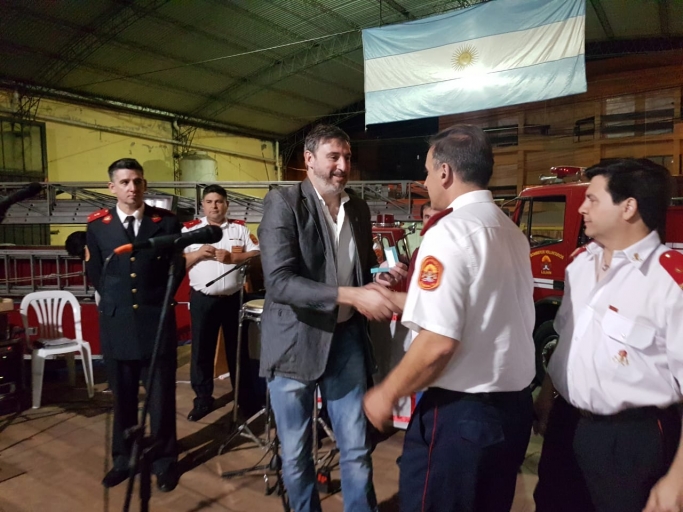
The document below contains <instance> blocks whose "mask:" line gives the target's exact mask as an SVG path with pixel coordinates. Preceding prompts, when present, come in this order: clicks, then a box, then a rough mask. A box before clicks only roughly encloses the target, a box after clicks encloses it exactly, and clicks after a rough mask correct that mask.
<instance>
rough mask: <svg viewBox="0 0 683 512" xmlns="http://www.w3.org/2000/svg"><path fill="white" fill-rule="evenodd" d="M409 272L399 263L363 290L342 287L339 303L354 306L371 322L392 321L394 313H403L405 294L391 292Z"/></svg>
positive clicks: (379, 275)
mask: <svg viewBox="0 0 683 512" xmlns="http://www.w3.org/2000/svg"><path fill="white" fill-rule="evenodd" d="M407 274H408V271H407V267H406V265H405V264H404V263H397V264H396V266H394V267H392V268H391V270H390V271H389V272H388V273H382V274H378V277H377V280H376V282H374V283H371V284H368V285H365V286H363V287H362V288H351V287H341V288H339V296H338V299H337V302H338V303H339V304H344V305H349V306H353V307H354V308H356V309H357V310H358V312H359V313H361V314H362V315H364V316H366V317H367V318H368V319H369V320H377V321H381V320H390V319H391V317H392V316H393V315H394V313H400V312H402V311H403V307H404V305H405V297H406V294H405V293H401V292H395V291H392V290H391V287H394V286H396V285H398V284H399V283H401V281H403V280H404V279H405V277H406V276H407Z"/></svg>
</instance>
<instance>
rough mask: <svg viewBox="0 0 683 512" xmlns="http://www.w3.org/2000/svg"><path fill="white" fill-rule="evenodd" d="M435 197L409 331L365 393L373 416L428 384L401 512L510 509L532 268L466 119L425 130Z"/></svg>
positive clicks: (520, 446)
mask: <svg viewBox="0 0 683 512" xmlns="http://www.w3.org/2000/svg"><path fill="white" fill-rule="evenodd" d="M425 167H426V171H427V177H426V180H425V185H426V187H427V190H428V191H429V198H430V200H431V203H432V206H433V207H434V208H435V209H437V210H442V211H439V212H438V213H436V214H435V215H433V216H432V217H431V219H430V221H429V222H428V223H427V225H426V226H425V229H424V230H423V234H424V239H423V241H422V245H421V246H420V252H419V255H418V258H417V260H418V261H417V265H416V268H415V273H414V275H413V277H412V281H411V283H410V287H409V289H408V294H407V296H406V294H399V293H394V292H389V291H386V290H384V289H382V288H380V287H377V290H379V291H381V292H382V293H384V294H385V295H386V296H388V297H390V298H391V300H392V302H394V304H395V306H396V308H397V309H399V310H402V311H403V320H402V321H403V324H404V325H406V326H407V327H409V328H410V329H412V330H413V341H412V344H411V346H410V348H409V349H408V352H407V353H406V355H405V356H404V357H403V359H402V360H401V362H400V363H399V365H398V366H397V367H396V368H395V369H394V370H393V371H392V372H391V373H390V374H389V376H388V377H387V378H386V379H385V380H384V381H383V382H382V383H381V384H379V385H378V386H376V387H375V388H372V389H370V390H369V391H368V392H367V394H366V398H365V404H364V406H365V412H366V414H367V415H368V418H369V419H370V421H371V422H372V423H373V424H374V425H375V426H377V427H378V428H379V427H381V425H382V423H383V422H384V421H386V420H388V419H389V418H390V417H391V412H392V407H393V405H394V404H395V403H396V402H397V401H398V400H399V399H400V398H402V397H404V396H409V395H410V394H411V393H414V392H416V391H419V390H421V389H424V388H427V390H426V391H425V393H424V395H423V396H422V398H421V399H420V401H419V402H418V404H417V406H416V408H415V411H414V412H413V415H412V417H411V420H410V424H409V426H408V431H407V432H406V436H405V444H404V446H403V455H402V457H401V463H400V466H401V476H400V482H399V499H400V508H401V510H402V511H404V512H413V511H422V512H425V511H433V512H460V511H486V512H508V511H509V510H510V506H511V505H512V500H513V497H514V493H515V483H516V476H517V470H518V469H519V467H520V465H521V464H522V462H523V461H524V454H525V451H526V447H527V444H528V442H529V436H530V435H531V424H532V420H533V407H532V402H531V391H530V389H529V384H530V383H531V381H532V379H533V376H534V345H533V340H532V330H533V325H534V303H533V277H532V275H531V264H530V261H529V244H528V242H527V240H526V239H525V237H524V235H523V234H522V233H521V231H520V230H519V228H518V227H517V226H515V224H514V223H513V222H512V221H511V220H510V219H509V218H508V217H507V216H506V215H505V214H504V213H503V212H502V211H501V209H500V208H498V206H496V204H495V203H494V202H493V198H492V196H491V192H489V191H488V190H486V187H487V185H488V182H489V179H490V178H491V174H492V172H493V154H492V150H491V145H490V143H489V141H488V140H487V138H486V135H485V134H484V133H483V132H482V131H481V130H480V129H479V128H477V127H475V126H468V125H460V126H453V127H451V128H449V129H447V130H444V131H442V132H441V133H439V134H438V135H436V136H435V137H434V139H433V140H432V145H431V148H430V149H429V152H428V153H427V160H426V163H425Z"/></svg>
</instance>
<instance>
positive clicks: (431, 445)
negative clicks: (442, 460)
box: [422, 407, 439, 512]
mask: <svg viewBox="0 0 683 512" xmlns="http://www.w3.org/2000/svg"><path fill="white" fill-rule="evenodd" d="M438 415H439V408H438V407H434V426H433V427H432V440H431V441H430V442H429V455H428V456H427V474H426V475H425V488H424V491H423V492H422V512H424V511H425V506H426V504H427V486H428V485H429V468H430V466H431V464H432V449H433V448H434V439H436V419H437V417H438Z"/></svg>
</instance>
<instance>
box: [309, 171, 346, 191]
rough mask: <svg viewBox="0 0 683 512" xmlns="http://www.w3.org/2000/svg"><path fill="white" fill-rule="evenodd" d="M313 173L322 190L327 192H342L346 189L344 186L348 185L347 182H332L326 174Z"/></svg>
mask: <svg viewBox="0 0 683 512" xmlns="http://www.w3.org/2000/svg"><path fill="white" fill-rule="evenodd" d="M313 175H314V176H315V179H316V182H317V184H318V185H319V186H320V188H321V189H322V192H324V193H326V194H341V192H342V191H343V190H344V187H346V183H343V184H341V183H340V184H339V185H335V184H334V183H332V180H330V179H329V178H327V177H325V176H320V175H318V174H316V173H315V172H314V173H313Z"/></svg>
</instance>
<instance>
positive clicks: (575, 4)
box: [363, 0, 586, 60]
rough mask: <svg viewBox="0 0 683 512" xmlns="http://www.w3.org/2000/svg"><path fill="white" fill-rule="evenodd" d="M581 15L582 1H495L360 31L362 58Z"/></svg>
mask: <svg viewBox="0 0 683 512" xmlns="http://www.w3.org/2000/svg"><path fill="white" fill-rule="evenodd" d="M585 14H586V4H585V1H584V0H524V1H521V0H495V1H491V2H486V3H484V4H479V5H475V6H473V7H468V8H466V9H459V10H457V11H455V12H450V13H446V14H442V15H440V16H433V17H430V18H427V19H424V20H416V21H411V22H408V23H401V24H398V25H389V26H387V27H380V28H371V29H366V30H363V56H364V58H365V60H370V59H376V58H379V57H386V56H388V55H399V54H403V53H410V52H415V51H419V50H424V49H427V48H436V47H438V46H444V45H447V44H453V43H459V42H463V41H469V40H471V39H477V38H480V37H487V36H493V35H497V34H505V33H508V32H517V31H520V30H528V29H531V28H535V27H540V26H543V25H548V24H550V23H557V22H559V21H564V20H567V19H569V18H573V17H577V16H585Z"/></svg>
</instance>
